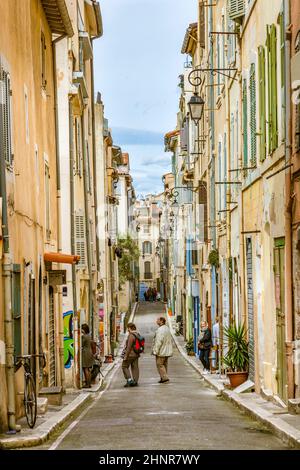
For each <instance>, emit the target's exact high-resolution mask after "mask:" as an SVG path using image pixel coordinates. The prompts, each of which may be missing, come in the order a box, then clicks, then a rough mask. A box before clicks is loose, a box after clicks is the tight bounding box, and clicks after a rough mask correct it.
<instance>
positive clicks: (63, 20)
mask: <svg viewBox="0 0 300 470" xmlns="http://www.w3.org/2000/svg"><path fill="white" fill-rule="evenodd" d="M41 2H42V5H43V8H44V11H45V15H46V18H47V21H48V24H49V27H50V29H51V31H52V33H54V34H60V35H62V34H66V35H67V36H69V37H72V36H73V34H74V30H73V27H72V23H71V19H70V16H69V12H68V9H67V5H66V2H65V0H41Z"/></svg>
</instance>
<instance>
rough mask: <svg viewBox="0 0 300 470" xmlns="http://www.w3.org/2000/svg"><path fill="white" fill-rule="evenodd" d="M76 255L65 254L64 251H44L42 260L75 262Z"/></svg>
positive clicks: (77, 258)
mask: <svg viewBox="0 0 300 470" xmlns="http://www.w3.org/2000/svg"><path fill="white" fill-rule="evenodd" d="M79 260H80V256H78V255H66V254H65V253H44V261H45V262H48V263H63V264H77V263H78V262H79Z"/></svg>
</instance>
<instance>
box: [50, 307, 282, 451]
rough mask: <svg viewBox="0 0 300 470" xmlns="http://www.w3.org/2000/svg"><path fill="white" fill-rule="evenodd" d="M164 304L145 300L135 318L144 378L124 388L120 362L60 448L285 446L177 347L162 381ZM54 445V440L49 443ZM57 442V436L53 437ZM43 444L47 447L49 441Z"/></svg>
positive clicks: (141, 376)
mask: <svg viewBox="0 0 300 470" xmlns="http://www.w3.org/2000/svg"><path fill="white" fill-rule="evenodd" d="M163 312H164V305H163V304H160V303H151V302H143V303H141V304H140V307H139V310H138V312H137V315H136V318H135V322H136V325H137V327H138V329H139V331H140V332H141V333H142V334H143V335H144V336H145V338H146V346H147V347H146V352H145V354H143V355H142V357H141V359H140V384H139V386H138V387H134V388H124V387H123V385H124V383H125V381H124V378H123V374H122V370H121V368H119V369H118V370H117V371H116V373H115V375H114V376H113V378H112V381H111V383H110V385H109V387H108V389H107V390H106V391H105V393H104V394H103V395H102V396H101V398H100V399H99V400H96V401H95V402H94V403H93V405H92V407H91V408H90V409H89V410H88V412H87V413H85V414H84V415H83V416H82V417H79V418H77V420H78V423H77V424H76V425H74V426H73V428H72V430H71V431H70V432H69V433H68V432H67V433H66V435H65V437H64V438H63V439H62V440H61V442H59V445H58V446H57V444H58V441H57V443H56V446H57V448H58V449H79V450H80V449H97V450H100V449H103V450H107V449H114V450H124V449H127V450H132V449H147V450H151V449H156V450H168V449H177V450H186V449H188V450H205V449H208V450H214V449H248V450H251V449H253V450H254V449H286V447H285V445H284V444H283V443H282V442H281V441H280V440H279V439H277V438H276V437H275V436H273V435H272V434H271V433H270V432H269V431H267V430H266V429H264V428H263V427H262V426H261V424H259V423H257V422H255V421H253V420H252V419H251V418H249V417H248V416H246V415H245V414H243V413H242V412H241V411H239V410H238V409H236V408H235V407H234V406H233V405H232V404H231V403H228V402H227V401H225V400H223V399H222V398H217V397H216V393H215V391H213V390H211V389H210V388H209V387H208V386H207V385H205V383H204V381H203V379H201V377H200V376H199V375H198V374H197V372H196V371H194V369H192V368H191V366H190V365H188V364H187V363H186V361H185V360H184V359H183V358H182V356H181V355H180V354H179V352H178V351H177V349H176V348H175V347H174V356H173V357H172V358H171V360H170V367H169V376H170V383H167V384H159V383H158V380H159V377H158V374H157V371H156V367H155V361H154V358H153V356H151V344H152V337H153V334H154V331H155V330H156V328H157V326H156V324H155V319H156V318H157V316H158V315H159V314H163ZM51 444H52V445H53V441H52V442H51V443H50V444H49V443H48V446H47V447H48V448H49V447H50V445H51ZM54 444H55V442H54ZM43 447H44V448H47V447H46V446H45V445H44V446H43Z"/></svg>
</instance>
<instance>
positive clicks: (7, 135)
mask: <svg viewBox="0 0 300 470" xmlns="http://www.w3.org/2000/svg"><path fill="white" fill-rule="evenodd" d="M0 152H1V158H3V157H4V159H5V161H6V162H7V163H8V164H9V165H11V164H12V125H11V86H10V76H9V73H8V72H6V71H5V70H4V69H3V67H2V66H1V63H0Z"/></svg>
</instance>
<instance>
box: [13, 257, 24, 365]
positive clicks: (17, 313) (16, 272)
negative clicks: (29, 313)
mask: <svg viewBox="0 0 300 470" xmlns="http://www.w3.org/2000/svg"><path fill="white" fill-rule="evenodd" d="M12 314H13V321H14V323H13V327H14V346H15V351H14V353H15V355H16V356H18V355H20V354H21V353H22V340H21V337H22V336H21V266H20V265H19V264H14V265H13V272H12Z"/></svg>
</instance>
